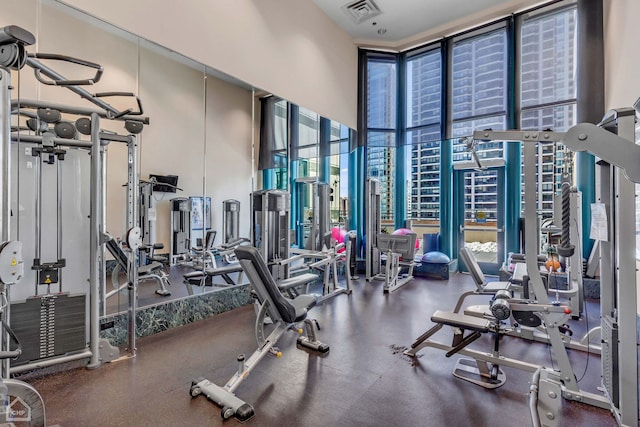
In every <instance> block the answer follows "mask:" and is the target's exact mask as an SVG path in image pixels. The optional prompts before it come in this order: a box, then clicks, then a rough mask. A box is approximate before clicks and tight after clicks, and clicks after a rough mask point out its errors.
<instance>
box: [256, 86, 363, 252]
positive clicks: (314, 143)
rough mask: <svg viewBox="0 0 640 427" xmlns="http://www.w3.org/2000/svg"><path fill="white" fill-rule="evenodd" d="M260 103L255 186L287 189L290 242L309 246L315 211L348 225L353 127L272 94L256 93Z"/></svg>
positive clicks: (335, 224) (334, 226) (339, 226)
mask: <svg viewBox="0 0 640 427" xmlns="http://www.w3.org/2000/svg"><path fill="white" fill-rule="evenodd" d="M260 106H261V108H260V111H261V115H262V117H261V122H260V124H261V125H260V152H259V158H258V170H259V171H260V177H261V178H262V185H261V188H263V189H278V190H287V191H288V192H289V193H290V195H291V215H290V217H291V229H292V230H294V232H295V240H293V241H292V244H293V245H294V246H297V247H300V248H310V247H314V245H313V244H310V243H309V236H312V235H313V234H314V231H313V230H315V228H314V227H315V225H316V223H317V221H319V216H324V215H327V216H328V221H327V223H328V227H330V230H334V229H337V230H344V231H345V233H346V230H350V229H351V228H353V227H352V225H353V224H352V223H351V222H350V218H349V190H348V189H349V179H355V176H353V177H350V176H349V173H348V172H349V153H350V149H351V147H352V146H354V145H355V132H354V131H353V130H352V129H349V128H348V127H346V126H344V125H342V124H340V123H338V122H335V121H331V120H329V119H327V118H325V117H322V116H320V115H319V114H317V113H315V112H313V111H311V110H308V109H306V108H303V107H300V106H297V105H295V104H292V103H289V102H286V101H284V100H282V99H279V98H277V97H275V96H273V95H269V96H266V97H263V98H261V99H260ZM324 193H326V196H325V195H324ZM321 222H324V220H322V221H321Z"/></svg>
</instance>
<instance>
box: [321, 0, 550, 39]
mask: <svg viewBox="0 0 640 427" xmlns="http://www.w3.org/2000/svg"><path fill="white" fill-rule="evenodd" d="M354 1H355V0H313V2H314V3H315V4H316V5H317V6H318V7H319V8H320V9H322V10H323V11H324V12H325V13H326V14H327V15H328V16H329V17H330V18H331V19H332V20H333V21H334V22H336V23H337V24H338V25H339V26H340V27H341V28H342V29H344V30H345V31H346V32H347V33H349V34H350V35H351V36H352V37H353V38H354V42H355V43H356V44H358V45H378V46H387V47H391V48H398V49H402V48H404V47H407V46H406V45H408V44H411V43H412V42H413V41H418V39H425V38H426V37H429V36H431V37H434V38H436V37H442V36H443V35H446V34H441V33H442V32H443V31H456V30H457V31H459V30H460V29H461V28H459V27H460V26H461V25H464V23H465V22H469V21H470V20H474V19H475V21H480V23H481V22H482V21H483V20H485V21H488V20H491V19H495V18H498V17H499V16H500V15H504V14H508V13H512V12H516V11H518V10H521V9H523V8H526V7H530V6H532V5H535V4H537V3H540V2H541V0H537V1H534V0H372V1H373V2H374V3H375V5H376V6H377V7H378V8H379V9H380V10H381V11H382V13H381V14H379V15H377V16H374V17H372V18H370V19H367V20H365V21H363V22H360V23H356V22H355V21H354V19H353V18H352V17H351V16H349V14H348V13H347V12H346V11H345V10H344V8H343V6H345V5H348V4H351V3H353V2H354ZM478 23H479V22H473V23H470V24H468V25H471V24H473V25H478ZM381 33H383V34H381Z"/></svg>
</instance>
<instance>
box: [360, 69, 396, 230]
mask: <svg viewBox="0 0 640 427" xmlns="http://www.w3.org/2000/svg"><path fill="white" fill-rule="evenodd" d="M396 74H397V72H396V60H395V58H391V59H387V58H378V57H372V58H371V59H370V60H369V61H368V64H367V93H368V96H367V176H369V177H371V178H376V179H378V180H379V181H380V192H381V196H380V199H381V208H380V212H381V216H382V221H383V224H385V225H386V226H387V227H392V226H393V221H394V211H395V205H394V200H395V185H394V175H395V165H396V110H397V107H396V102H397V90H396V87H397V75H396Z"/></svg>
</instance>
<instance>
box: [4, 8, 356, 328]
mask: <svg viewBox="0 0 640 427" xmlns="http://www.w3.org/2000/svg"><path fill="white" fill-rule="evenodd" d="M9 3H10V4H9V5H7V7H5V12H6V13H5V14H4V15H3V18H2V20H1V21H0V25H2V26H4V25H19V26H21V27H23V28H25V29H27V30H28V31H31V32H32V33H33V34H34V35H35V36H36V40H37V41H36V44H35V45H34V46H31V47H30V48H29V52H39V53H58V54H62V55H67V56H70V57H74V58H80V59H83V60H86V61H90V62H93V63H98V64H100V65H101V66H103V67H104V74H103V77H102V79H101V80H100V82H98V83H97V84H95V85H93V86H90V87H87V90H89V91H90V92H91V93H100V92H132V93H135V94H137V95H138V96H139V98H140V100H141V103H142V106H143V110H144V116H147V117H149V121H150V123H149V125H147V126H145V127H144V130H143V131H142V132H141V133H140V134H139V135H138V136H137V142H138V149H137V151H138V170H139V176H140V193H139V194H140V205H139V212H140V217H141V227H142V230H143V240H144V243H145V244H148V245H150V246H151V247H153V245H154V244H155V246H156V247H155V249H154V250H153V251H151V250H149V251H148V252H145V253H144V258H147V261H148V262H149V263H152V262H160V263H162V264H163V265H162V271H163V272H164V273H166V274H167V275H168V280H169V282H170V283H171V284H170V285H169V284H167V283H166V282H165V283H163V282H162V281H161V280H158V279H156V278H154V277H151V275H150V277H149V278H148V279H146V280H144V281H141V282H140V285H139V288H138V290H139V297H138V305H139V306H148V305H153V304H161V303H164V302H166V301H169V300H171V299H175V298H185V297H189V296H190V295H197V294H200V293H203V292H211V291H215V290H217V289H223V288H225V287H228V286H232V284H230V283H229V282H235V281H236V280H237V273H231V274H230V275H229V277H225V276H219V277H215V278H213V279H212V280H207V281H206V282H202V283H198V282H197V281H196V280H194V281H193V282H191V283H192V284H191V285H190V286H189V285H186V284H185V283H184V278H183V276H184V275H185V274H188V273H190V272H195V271H201V270H204V269H206V268H211V267H212V266H216V264H217V266H218V267H219V266H222V265H226V261H229V260H232V258H231V257H229V258H227V257H226V255H227V254H228V253H225V252H224V250H223V249H224V248H221V246H222V245H223V244H228V243H229V240H230V235H229V233H230V232H231V231H230V229H229V227H228V226H227V228H226V229H225V227H224V224H223V220H224V219H226V220H227V224H228V223H229V221H231V222H233V221H235V224H236V225H237V228H236V231H235V232H234V233H232V234H235V236H233V237H235V238H240V239H242V238H249V236H250V230H249V229H250V216H251V215H250V193H251V192H252V191H253V190H255V189H260V188H262V183H263V182H262V181H263V179H262V171H258V168H257V161H258V154H257V147H258V144H259V140H260V132H259V127H260V99H261V97H263V95H264V94H265V93H266V91H265V90H260V89H257V88H253V87H251V86H250V85H248V84H246V83H243V82H241V81H238V80H236V79H234V78H232V77H229V76H224V75H222V74H221V73H219V72H217V71H216V70H213V69H211V68H209V67H207V66H205V65H203V64H200V63H197V62H195V61H193V60H190V59H189V58H186V57H184V56H181V55H179V54H177V53H175V52H173V51H170V50H168V49H166V48H164V47H161V46H158V45H156V44H154V43H152V42H150V41H147V40H144V39H141V38H139V37H137V36H135V35H132V34H130V33H128V32H125V31H123V30H120V29H118V28H115V27H113V26H110V25H108V24H106V23H104V22H102V21H99V20H97V19H95V18H92V17H90V16H88V15H86V14H83V13H80V12H78V11H76V10H74V9H71V8H69V7H67V6H64V5H61V4H60V3H58V2H55V1H52V0H10V1H9ZM50 66H51V67H52V68H55V69H56V70H57V71H59V72H60V73H61V74H64V75H65V76H66V77H69V78H80V77H76V76H77V75H79V74H82V73H85V74H86V70H82V69H80V70H79V69H78V67H77V66H74V65H73V64H67V63H56V62H53V61H52V62H51V64H50ZM80 68H81V67H80ZM32 71H33V70H31V69H29V68H28V67H25V68H24V69H23V70H22V71H20V72H19V73H15V76H13V79H14V81H15V82H16V88H17V90H16V91H15V92H14V93H13V94H12V96H13V97H14V98H15V97H20V98H21V99H36V100H40V101H47V102H52V103H58V104H67V105H79V106H87V107H91V106H92V105H91V104H87V103H86V102H85V101H84V100H82V99H80V98H79V97H78V96H77V95H76V94H74V93H72V92H71V91H69V90H66V89H65V88H62V87H54V86H45V85H42V84H39V83H38V82H37V81H36V79H35V78H34V76H33V72H32ZM264 89H268V88H264ZM110 102H113V103H122V104H123V105H118V108H121V109H124V108H127V103H131V99H119V98H118V99H116V98H113V100H111V101H110ZM284 105H285V107H286V106H287V105H289V104H288V103H286V101H285V104H284ZM286 108H287V107H286ZM286 108H285V113H286ZM300 111H302V112H301V113H300V114H302V115H301V121H302V122H301V126H302V128H301V131H302V132H306V131H311V130H312V131H313V132H319V126H320V122H321V118H320V117H319V116H318V115H317V114H315V113H313V112H312V111H309V110H306V109H303V108H300ZM314 117H315V119H314ZM71 119H72V118H71V117H69V120H71ZM25 120H26V118H24V117H22V118H21V119H20V121H21V123H18V122H17V119H16V123H15V125H16V126H21V128H22V130H21V132H27V133H28V132H29V129H28V128H27V126H25V125H24V123H23V122H24V121H25ZM323 120H326V119H323ZM305 126H306V127H305ZM314 127H315V130H314V129H312V128H314ZM101 128H103V129H104V130H105V131H109V132H118V133H123V132H125V133H126V131H124V130H123V127H122V123H119V122H113V121H109V120H104V121H102V122H101ZM307 128H308V129H307ZM330 129H331V131H330V133H331V140H332V147H333V148H331V152H330V153H325V154H323V155H330V156H332V157H331V158H332V160H331V165H332V166H331V173H330V176H331V180H332V182H331V184H332V185H333V186H334V187H335V190H336V196H338V193H340V183H339V181H340V176H341V175H343V176H344V173H345V172H344V171H345V168H346V167H347V163H346V157H345V141H346V139H345V128H344V126H341V125H340V124H338V123H336V122H330ZM313 132H311V133H309V132H307V133H304V135H305V137H308V138H312V136H313ZM346 132H348V130H346ZM316 139H317V135H316ZM303 148H304V147H301V150H300V153H301V154H300V156H299V157H300V159H299V160H296V161H303V162H305V164H311V163H313V162H309V161H308V160H309V158H311V157H317V156H318V155H319V154H318V153H315V154H313V156H311V155H310V154H309V153H310V152H311V151H313V150H312V148H308V149H306V151H305V149H303ZM310 150H311V151H310ZM14 156H15V163H14V164H15V169H16V170H17V171H19V172H17V173H19V174H22V175H24V174H25V172H24V171H27V172H26V173H27V175H28V174H29V173H31V172H30V169H27V168H29V166H28V165H29V164H31V165H32V164H33V163H32V162H31V163H29V159H28V158H26V157H25V155H24V152H22V151H21V149H17V150H16V152H15V153H14ZM105 156H106V165H107V166H106V171H105V173H104V177H103V178H104V182H105V187H106V209H105V212H104V216H105V218H106V221H105V230H104V231H105V232H106V233H108V234H109V235H110V236H112V237H113V238H114V239H116V240H118V239H120V238H121V237H122V236H123V235H124V234H125V232H126V228H127V227H126V216H125V212H126V206H127V203H126V202H127V201H126V192H125V187H124V184H125V183H126V181H127V165H128V161H129V158H128V153H127V147H126V146H125V145H119V144H109V146H108V148H106V155H105ZM77 157H78V160H77V161H76V160H74V162H75V163H73V165H69V166H67V164H66V163H65V164H63V165H62V168H65V167H67V168H68V169H69V171H67V172H64V173H63V177H64V179H65V180H66V181H68V182H66V181H65V182H64V183H63V184H64V185H63V196H62V204H63V205H64V206H67V205H72V206H76V205H77V207H78V210H77V215H76V216H73V215H71V214H69V209H66V208H65V210H64V213H63V216H64V217H66V218H67V220H65V221H66V222H63V224H62V234H61V236H62V238H61V240H62V244H61V248H62V249H61V251H62V256H64V257H65V258H66V259H68V260H70V263H69V264H70V265H71V267H72V269H73V271H70V272H65V273H64V274H62V278H63V280H61V281H60V282H61V283H60V284H59V289H60V290H61V291H63V292H72V293H73V292H87V290H86V287H87V284H86V283H87V280H88V269H89V267H88V262H87V261H86V259H87V255H86V252H87V243H86V242H84V241H83V239H84V237H83V236H85V235H86V234H87V233H85V232H84V231H83V230H84V227H86V215H87V214H86V212H85V211H86V210H87V209H88V207H87V206H88V203H89V198H90V197H91V196H90V194H88V190H87V189H83V190H82V191H80V190H78V191H73V190H72V189H74V188H84V187H83V186H82V184H81V182H82V180H83V179H84V178H83V177H85V176H86V174H87V173H88V172H87V168H88V160H87V159H86V157H88V156H82V155H78V156H77ZM341 158H344V159H343V160H344V161H343V164H342V166H340V163H341V161H340V159H341ZM69 163H71V162H69ZM341 171H342V172H341ZM22 175H21V176H22ZM26 183H28V180H25V179H22V180H21V181H20V180H16V181H15V182H14V187H13V188H14V191H13V193H14V195H15V196H14V199H15V202H14V203H16V206H18V205H19V206H20V208H18V209H17V210H18V211H19V210H20V209H22V210H26V211H29V210H30V209H31V210H33V209H35V207H34V203H33V202H29V203H26V201H27V199H29V200H31V199H33V197H32V196H31V195H29V196H28V197H27V196H26V194H28V193H29V194H30V192H31V191H32V190H31V189H30V188H27V187H26V186H25V185H26ZM32 184H33V183H32ZM287 185H289V184H287ZM285 188H286V187H285ZM44 191H45V192H46V191H48V190H44ZM49 192H51V191H49ZM79 192H80V193H79ZM340 196H345V195H344V194H340ZM335 200H336V202H335V207H332V210H335V211H336V218H339V217H340V213H339V211H340V206H339V200H340V197H336V198H335ZM43 203H45V205H43V208H42V211H43V212H46V211H51V210H55V209H56V207H55V206H56V200H55V197H53V198H51V197H50V198H49V199H48V200H45V201H44V202H43ZM79 218H84V220H82V221H80V220H79ZM337 220H338V219H337ZM33 221H34V215H33V213H30V212H27V213H26V214H21V216H20V215H18V216H16V218H15V220H14V221H13V227H14V228H13V230H12V236H13V237H14V238H17V239H20V240H21V241H25V242H35V241H36V236H35V233H36V231H35V226H34V223H33ZM46 226H47V227H53V228H56V224H55V221H53V222H51V221H49V222H48V223H47V224H46ZM43 230H44V228H43ZM214 235H215V237H214ZM40 244H42V245H43V246H47V245H49V244H50V242H48V240H47V239H46V238H45V239H44V240H43V241H42V242H41V243H40ZM51 244H53V243H51ZM33 246H35V244H31V243H28V244H26V245H25V251H27V252H28V251H34V250H35V248H34V247H33ZM160 246H162V247H160ZM150 249H151V248H150ZM47 250H48V249H47ZM45 252H46V251H45ZM210 254H214V255H216V254H217V256H214V257H213V258H211V257H210ZM55 255H56V254H53V255H51V256H55ZM31 257H32V254H30V253H25V259H29V258H31ZM106 259H107V260H109V262H108V264H109V266H110V269H108V271H107V273H106V274H107V280H106V288H105V289H104V292H103V293H104V295H103V299H102V301H101V310H102V314H103V315H109V314H114V313H118V312H122V311H124V310H126V309H127V293H126V291H123V292H118V288H119V287H120V286H121V285H122V284H123V283H124V282H125V280H126V278H125V276H124V274H123V273H122V272H118V268H117V267H116V268H115V272H114V270H113V268H114V266H116V265H117V262H115V260H114V257H113V256H111V255H110V254H108V253H107V255H106ZM71 260H77V261H74V262H71ZM65 268H67V267H65ZM27 270H28V269H27ZM164 273H158V275H162V274H164ZM65 279H66V280H65ZM229 279H230V280H229ZM23 280H24V283H27V284H28V285H27V286H23V287H21V288H20V290H19V291H16V292H14V294H13V299H14V300H21V299H26V298H29V297H30V296H32V295H33V294H34V293H38V292H40V293H42V292H48V291H49V289H47V288H46V287H43V286H41V285H38V284H36V281H37V279H36V278H35V276H34V273H32V272H30V273H28V274H27V275H26V277H25V278H24V279H23ZM245 280H246V279H245ZM68 282H71V283H68ZM200 285H206V286H200ZM123 289H124V288H123ZM56 290H58V288H56Z"/></svg>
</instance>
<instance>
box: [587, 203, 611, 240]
mask: <svg viewBox="0 0 640 427" xmlns="http://www.w3.org/2000/svg"><path fill="white" fill-rule="evenodd" d="M608 227H609V223H608V222H607V208H606V206H605V205H604V203H591V231H590V233H589V237H590V238H592V239H594V240H601V241H604V242H606V241H607V240H609V234H608V230H609V229H608Z"/></svg>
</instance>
